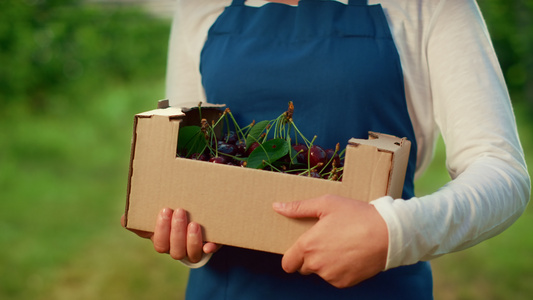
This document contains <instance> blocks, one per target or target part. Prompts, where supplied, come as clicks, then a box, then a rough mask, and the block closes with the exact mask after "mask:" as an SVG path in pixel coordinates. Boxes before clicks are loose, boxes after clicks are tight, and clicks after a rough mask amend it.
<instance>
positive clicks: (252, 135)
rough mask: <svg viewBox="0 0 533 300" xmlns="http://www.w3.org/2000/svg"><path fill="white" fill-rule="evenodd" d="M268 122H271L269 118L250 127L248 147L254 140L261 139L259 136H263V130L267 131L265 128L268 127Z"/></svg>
mask: <svg viewBox="0 0 533 300" xmlns="http://www.w3.org/2000/svg"><path fill="white" fill-rule="evenodd" d="M268 123H270V121H268V120H265V121H261V122H258V123H256V124H255V125H254V126H253V127H252V128H251V129H250V132H249V133H248V136H247V137H246V149H248V147H250V145H251V144H253V142H256V141H257V140H258V139H259V137H261V134H263V131H265V129H266V128H267V126H268Z"/></svg>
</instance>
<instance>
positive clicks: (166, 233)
mask: <svg viewBox="0 0 533 300" xmlns="http://www.w3.org/2000/svg"><path fill="white" fill-rule="evenodd" d="M171 219H172V209H170V208H164V209H162V210H161V212H160V213H159V215H158V217H157V221H156V224H155V229H154V235H153V236H152V242H153V243H154V249H155V251H157V252H159V253H168V251H169V249H170V221H171Z"/></svg>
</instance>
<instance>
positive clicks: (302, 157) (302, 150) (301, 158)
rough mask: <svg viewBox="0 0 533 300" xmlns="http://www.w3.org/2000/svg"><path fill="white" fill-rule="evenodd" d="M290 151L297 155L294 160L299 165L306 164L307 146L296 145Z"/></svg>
mask: <svg viewBox="0 0 533 300" xmlns="http://www.w3.org/2000/svg"><path fill="white" fill-rule="evenodd" d="M292 149H294V151H296V153H298V155H296V160H297V161H298V162H299V163H301V164H307V146H306V145H302V144H297V145H294V146H292Z"/></svg>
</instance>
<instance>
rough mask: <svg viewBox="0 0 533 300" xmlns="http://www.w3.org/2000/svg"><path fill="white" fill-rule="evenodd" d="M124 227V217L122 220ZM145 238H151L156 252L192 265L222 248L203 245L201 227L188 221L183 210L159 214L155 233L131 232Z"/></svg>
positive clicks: (163, 211) (164, 210) (168, 210)
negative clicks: (187, 261)
mask: <svg viewBox="0 0 533 300" xmlns="http://www.w3.org/2000/svg"><path fill="white" fill-rule="evenodd" d="M121 222H122V226H124V216H122V219H121ZM131 231H132V232H134V233H135V234H137V235H138V236H140V237H143V238H149V239H151V240H152V243H153V244H154V249H155V251H157V252H159V253H168V254H170V256H171V257H172V258H174V259H177V260H182V259H185V258H186V259H188V260H189V261H190V262H192V263H196V262H199V261H200V260H201V259H202V256H203V253H214V252H216V251H217V250H218V249H219V248H220V246H219V245H217V244H214V243H205V244H204V243H203V237H202V230H201V228H200V225H199V224H198V223H195V222H190V223H189V221H188V218H187V212H186V211H185V210H183V209H181V208H178V209H176V210H172V209H170V208H164V209H162V210H161V211H160V212H159V215H158V216H157V221H156V225H155V229H154V232H153V233H152V232H146V231H139V230H131Z"/></svg>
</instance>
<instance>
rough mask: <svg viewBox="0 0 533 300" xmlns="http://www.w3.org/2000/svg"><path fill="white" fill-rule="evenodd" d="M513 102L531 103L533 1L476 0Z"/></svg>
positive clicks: (532, 95) (532, 88) (532, 86)
mask: <svg viewBox="0 0 533 300" xmlns="http://www.w3.org/2000/svg"><path fill="white" fill-rule="evenodd" d="M478 3H479V6H480V8H481V11H482V12H483V16H484V17H485V21H486V23H487V27H488V28H489V32H490V35H491V39H492V42H493V44H494V48H495V49H496V53H497V55H498V59H499V61H500V64H501V67H502V70H503V73H504V76H505V79H506V82H507V85H508V87H509V91H510V94H511V96H512V99H513V102H523V101H528V102H529V106H530V107H531V106H532V105H533V55H531V54H532V53H533V18H532V16H533V2H532V1H524V0H490V1H489V0H484V1H478Z"/></svg>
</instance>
